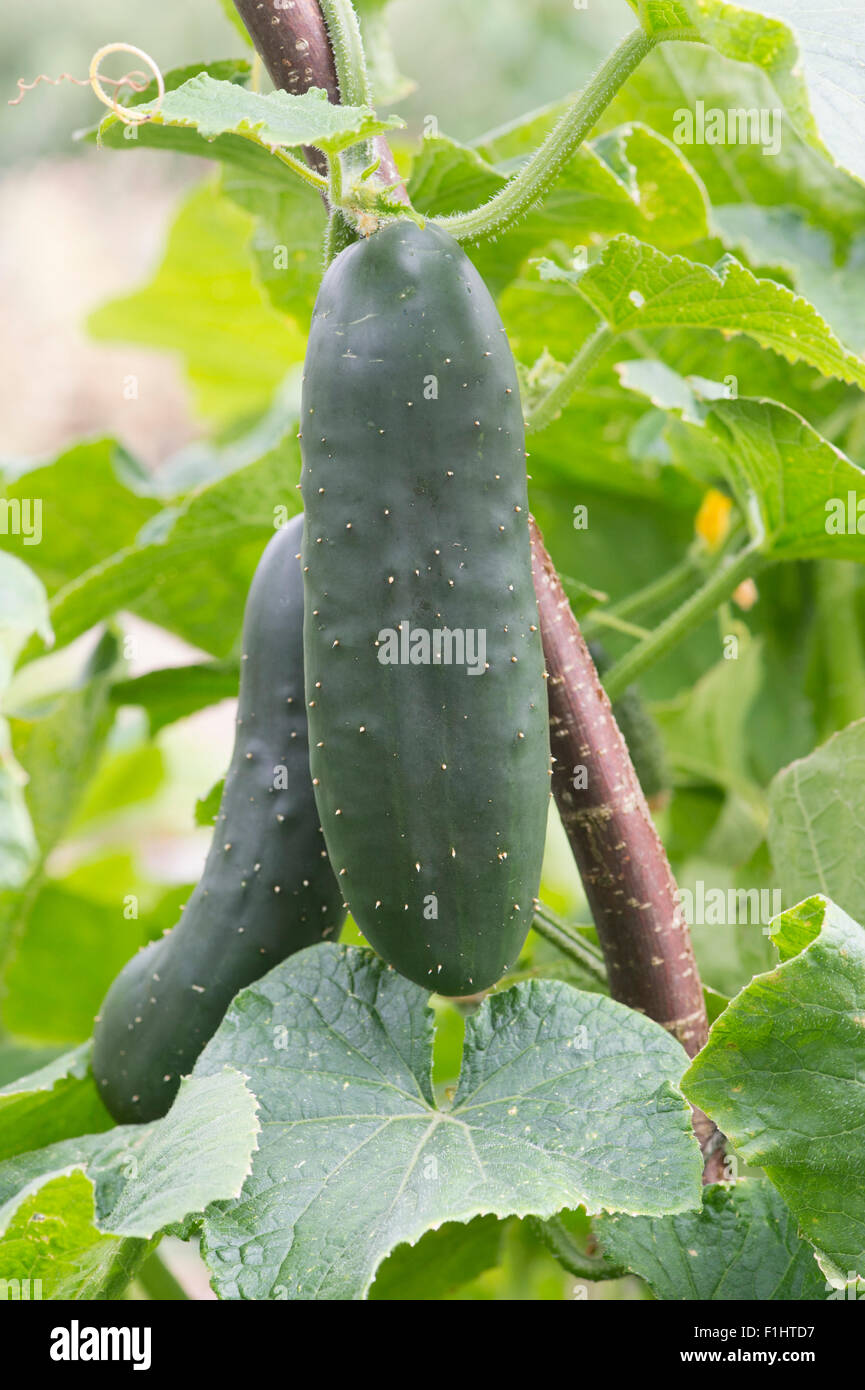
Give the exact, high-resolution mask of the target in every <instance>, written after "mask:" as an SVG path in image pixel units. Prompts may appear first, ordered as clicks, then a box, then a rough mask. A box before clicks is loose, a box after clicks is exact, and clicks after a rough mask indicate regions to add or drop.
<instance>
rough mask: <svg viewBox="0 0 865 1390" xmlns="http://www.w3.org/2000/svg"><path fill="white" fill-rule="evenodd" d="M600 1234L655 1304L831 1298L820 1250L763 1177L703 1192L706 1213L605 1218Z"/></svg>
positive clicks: (597, 1228) (605, 1246)
mask: <svg viewBox="0 0 865 1390" xmlns="http://www.w3.org/2000/svg"><path fill="white" fill-rule="evenodd" d="M595 1231H596V1233H597V1236H598V1239H599V1241H600V1243H601V1245H602V1247H603V1249H604V1252H605V1254H607V1255H608V1256H609V1257H610V1258H611V1259H613V1260H614V1261H615V1263H616V1264H617V1265H624V1266H625V1267H626V1268H628V1269H631V1270H633V1272H634V1273H635V1274H639V1275H640V1277H641V1278H643V1279H645V1280H646V1282H647V1283H648V1285H649V1286H650V1288H651V1290H652V1292H653V1294H654V1295H655V1297H656V1298H660V1299H687V1300H688V1301H698V1302H701V1303H704V1302H709V1301H713V1302H725V1303H726V1302H738V1301H747V1300H754V1301H756V1302H760V1303H767V1302H774V1301H785V1302H787V1301H796V1302H798V1301H801V1300H805V1299H822V1298H825V1297H826V1296H827V1294H828V1293H829V1287H828V1285H827V1282H826V1278H825V1275H823V1274H822V1273H821V1271H820V1266H819V1265H818V1264H817V1261H816V1260H815V1258H814V1249H813V1247H812V1246H811V1245H809V1244H808V1242H807V1241H806V1240H803V1239H802V1237H801V1236H800V1235H799V1232H798V1229H797V1223H796V1220H795V1218H794V1216H793V1215H792V1213H791V1211H790V1209H789V1207H786V1206H785V1205H784V1203H783V1202H782V1201H781V1198H780V1197H779V1196H778V1193H777V1192H776V1191H775V1189H774V1188H773V1187H772V1186H771V1184H770V1183H768V1182H766V1181H765V1180H764V1179H761V1178H745V1179H743V1180H742V1181H741V1182H738V1183H734V1184H733V1185H732V1186H727V1185H725V1184H721V1183H717V1184H714V1185H712V1186H711V1187H706V1188H704V1189H703V1206H702V1209H701V1210H700V1211H696V1212H690V1211H689V1212H684V1213H682V1215H681V1216H657V1217H652V1216H620V1215H614V1216H601V1217H599V1218H597V1220H596V1221H595Z"/></svg>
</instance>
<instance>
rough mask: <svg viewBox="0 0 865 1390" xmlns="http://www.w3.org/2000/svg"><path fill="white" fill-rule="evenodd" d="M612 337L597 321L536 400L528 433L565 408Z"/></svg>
mask: <svg viewBox="0 0 865 1390" xmlns="http://www.w3.org/2000/svg"><path fill="white" fill-rule="evenodd" d="M612 339H613V334H612V332H611V331H610V329H609V328H607V326H606V324H603V323H599V324H598V326H597V328H595V329H594V330H593V331H592V332H591V333H590V334H589V336H588V338H586V340H585V342H583V343H582V344H581V345H580V347H579V348H578V349H577V352H576V353H575V354H574V356H573V357H572V358H571V361H570V362H569V363H568V365H567V367H566V368H565V370H564V372H563V373H562V375H561V376H560V377H559V379H558V381H557V382H556V384H555V386H553V387H552V389H551V390H549V391H548V392H547V394H546V395H545V396H544V397H543V398H542V399H541V400H540V401H538V404H537V405H536V406H535V408H534V410H532V411H531V412H530V414H529V415H528V416H527V417H526V429H527V430H528V431H529V432H530V433H536V432H537V431H538V430H542V429H545V428H546V426H547V425H549V424H550V423H551V422H552V421H553V420H554V419H555V418H556V416H557V415H558V414H559V413H560V411H562V410H563V409H564V407H565V406H566V405H567V403H568V401H569V400H570V399H571V396H572V395H573V394H574V392H575V391H576V389H577V387H578V386H579V384H580V382H581V381H582V380H583V379H584V377H586V376H587V375H588V373H589V372H590V371H591V369H592V367H593V366H594V365H595V363H596V362H597V360H598V358H599V357H600V356H601V355H602V353H603V352H604V350H605V349H606V347H607V346H608V345H609V343H610V342H611V341H612Z"/></svg>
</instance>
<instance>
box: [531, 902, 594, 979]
mask: <svg viewBox="0 0 865 1390" xmlns="http://www.w3.org/2000/svg"><path fill="white" fill-rule="evenodd" d="M532 927H533V928H534V930H535V931H536V932H537V933H538V936H542V937H543V938H544V939H545V940H546V941H549V942H551V943H552V945H553V946H555V947H557V949H558V950H560V951H561V952H562V955H565V956H570V958H571V960H573V961H574V962H575V963H576V964H577V965H579V967H580V968H581V969H582V970H585V971H586V973H587V974H588V975H591V976H592V978H593V979H595V980H597V981H598V982H599V983H600V984H602V985H604V986H606V984H607V970H606V967H605V965H604V957H603V955H602V954H601V951H600V949H599V948H598V947H597V946H593V945H592V943H591V942H590V941H587V940H586V938H585V937H584V936H582V935H581V934H580V932H579V931H578V930H577V929H576V928H575V927H572V926H569V925H568V923H567V922H562V921H560V919H559V918H558V917H556V916H555V915H554V913H552V912H551V911H550V909H549V908H548V907H545V906H544V904H543V903H538V904H537V906H536V908H535V915H534V918H533V919H532Z"/></svg>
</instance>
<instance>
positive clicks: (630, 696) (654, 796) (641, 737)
mask: <svg viewBox="0 0 865 1390" xmlns="http://www.w3.org/2000/svg"><path fill="white" fill-rule="evenodd" d="M589 653H590V655H591V658H592V660H593V661H594V663H595V666H596V667H597V668H598V675H599V676H601V677H603V676H604V675H605V673H606V672H607V671H608V670H609V669H610V667H611V666H612V664H613V663H612V659H611V657H610V655H609V653H608V652H607V650H606V648H605V647H604V646H603V644H602V643H600V642H590V643H589ZM613 717H614V719H615V721H616V723H617V724H618V726H619V729H620V730H621V733H622V736H623V738H624V740H625V743H626V744H627V745H628V752H629V753H630V755H631V761H632V763H633V764H634V771H635V772H636V774H637V777H638V779H639V782H640V786H641V787H642V788H643V795H644V796H645V798H646V800H647V801H648V803H649V805H650V806H653V807H655V808H657V807H658V806H659V805H660V804H661V803H662V802H663V800H664V798H665V796H666V794H667V792H668V791H669V790H670V781H671V779H670V769H669V766H668V764H667V755H666V753H665V751H664V741H663V739H662V737H661V731H660V729H659V728H658V726H657V724H656V723H655V721H654V719H653V718H652V716H651V714H650V713H649V711H648V709H647V708H646V704H645V701H644V700H643V697H642V695H641V694H640V689H639V687H638V686H636V685H629V686H628V688H627V690H624V691H623V692H622V694H621V695H620V696H619V698H618V700H616V702H615V704H614V705H613Z"/></svg>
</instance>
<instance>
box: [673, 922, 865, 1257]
mask: <svg viewBox="0 0 865 1390" xmlns="http://www.w3.org/2000/svg"><path fill="white" fill-rule="evenodd" d="M774 927H775V930H774V933H773V939H774V941H775V944H776V945H777V947H778V950H779V952H780V955H781V964H780V965H778V966H777V967H776V968H775V969H774V970H772V971H770V972H769V973H768V974H766V975H757V976H756V977H755V978H754V979H753V980H752V981H751V983H750V984H749V985H748V986H747V988H746V989H744V990H743V991H742V993H741V994H739V995H737V997H736V998H735V999H734V1000H733V1001H732V1003H731V1004H729V1005H728V1007H727V1008H726V1009H725V1011H724V1013H723V1014H722V1015H721V1017H720V1018H719V1019H718V1020H717V1022H716V1023H715V1025H714V1027H713V1028H712V1032H711V1034H710V1036H709V1041H708V1043H707V1044H706V1046H705V1047H704V1048H703V1051H702V1052H700V1053H699V1054H698V1056H697V1057H696V1058H695V1060H694V1062H693V1063H692V1065H691V1067H690V1069H689V1070H688V1072H687V1073H686V1075H685V1078H684V1081H683V1083H682V1084H683V1087H684V1089H685V1093H686V1094H687V1096H688V1098H689V1099H690V1100H691V1101H693V1103H694V1104H695V1105H699V1106H700V1107H701V1109H703V1110H705V1111H706V1113H707V1114H708V1115H710V1116H711V1117H712V1119H713V1120H715V1122H716V1123H717V1124H718V1126H719V1127H720V1129H722V1130H723V1132H724V1133H725V1134H727V1135H729V1137H730V1139H731V1140H732V1142H733V1144H734V1145H735V1147H736V1150H737V1152H738V1153H739V1154H741V1156H742V1158H743V1159H744V1160H745V1162H746V1163H749V1164H753V1165H756V1166H758V1167H761V1168H764V1169H765V1171H766V1176H767V1177H768V1178H769V1179H770V1181H771V1182H772V1183H774V1185H775V1187H776V1188H777V1189H778V1191H779V1192H780V1194H781V1196H782V1197H783V1199H784V1201H785V1202H786V1203H787V1205H788V1206H789V1208H790V1210H791V1211H792V1212H793V1214H794V1215H795V1216H796V1218H797V1219H798V1221H799V1225H800V1227H801V1229H802V1232H803V1234H804V1235H805V1236H806V1237H807V1238H808V1240H810V1241H812V1242H813V1244H814V1245H816V1246H817V1248H818V1249H819V1250H822V1251H823V1252H825V1254H826V1256H827V1257H828V1258H829V1260H830V1261H831V1262H832V1264H833V1265H834V1266H835V1269H836V1270H837V1271H838V1272H840V1273H842V1274H843V1275H844V1276H845V1277H846V1275H847V1274H848V1273H850V1272H851V1271H853V1272H858V1273H859V1274H862V1273H863V1271H865V1084H863V1083H865V930H863V928H862V927H860V926H859V924H858V923H857V922H854V921H853V920H852V918H850V917H848V916H847V915H846V913H844V912H842V911H841V909H840V908H839V907H836V906H835V904H834V903H832V902H831V901H829V900H828V899H826V898H820V897H814V898H809V899H807V900H806V901H805V902H803V903H800V904H799V906H798V907H795V908H792V909H791V910H790V911H789V912H785V913H783V914H782V915H781V916H780V917H778V918H776V919H775V923H774Z"/></svg>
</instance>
